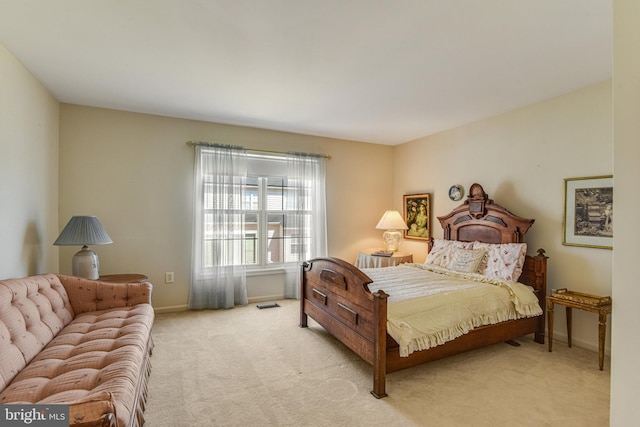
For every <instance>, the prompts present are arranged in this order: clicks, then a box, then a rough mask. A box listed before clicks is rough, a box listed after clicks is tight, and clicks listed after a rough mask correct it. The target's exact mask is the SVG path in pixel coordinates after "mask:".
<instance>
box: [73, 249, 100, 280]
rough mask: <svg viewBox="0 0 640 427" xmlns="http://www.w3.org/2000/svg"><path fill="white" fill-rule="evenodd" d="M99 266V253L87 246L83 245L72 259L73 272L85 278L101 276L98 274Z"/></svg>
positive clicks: (93, 278)
mask: <svg viewBox="0 0 640 427" xmlns="http://www.w3.org/2000/svg"><path fill="white" fill-rule="evenodd" d="M99 266H100V262H99V261H98V255H97V254H96V253H95V252H94V251H92V250H90V249H89V247H87V246H83V247H82V249H81V250H80V251H78V252H77V253H76V254H75V255H74V256H73V260H72V261H71V271H72V274H73V275H74V276H76V277H83V278H85V279H91V280H97V279H98V277H100V275H99V274H98V267H99Z"/></svg>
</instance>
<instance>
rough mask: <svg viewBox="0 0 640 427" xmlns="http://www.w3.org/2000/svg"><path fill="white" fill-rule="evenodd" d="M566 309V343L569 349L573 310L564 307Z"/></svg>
mask: <svg viewBox="0 0 640 427" xmlns="http://www.w3.org/2000/svg"><path fill="white" fill-rule="evenodd" d="M566 309H567V343H568V344H569V347H571V329H572V326H573V308H571V307H566Z"/></svg>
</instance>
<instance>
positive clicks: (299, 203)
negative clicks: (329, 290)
mask: <svg viewBox="0 0 640 427" xmlns="http://www.w3.org/2000/svg"><path fill="white" fill-rule="evenodd" d="M287 186H288V187H289V190H290V191H289V194H288V197H287V220H288V221H289V223H288V224H287V227H292V228H294V229H297V230H298V233H299V234H300V235H301V236H302V237H303V239H302V241H301V244H299V245H298V246H297V249H295V248H292V253H291V255H292V256H294V258H296V259H297V262H290V263H287V264H286V265H285V271H286V277H285V297H287V298H296V299H297V298H299V297H300V283H299V279H300V264H301V262H302V261H305V260H306V259H307V256H308V258H309V259H311V258H316V257H324V256H327V208H326V201H325V159H324V158H322V157H318V156H314V155H308V154H303V153H291V154H288V155H287ZM296 252H297V253H296Z"/></svg>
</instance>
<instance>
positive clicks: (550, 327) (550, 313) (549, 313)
mask: <svg viewBox="0 0 640 427" xmlns="http://www.w3.org/2000/svg"><path fill="white" fill-rule="evenodd" d="M547 318H548V320H549V321H548V322H547V323H548V324H547V328H548V330H547V335H549V352H551V349H552V348H553V301H549V300H547Z"/></svg>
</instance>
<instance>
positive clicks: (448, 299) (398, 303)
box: [362, 264, 542, 357]
mask: <svg viewBox="0 0 640 427" xmlns="http://www.w3.org/2000/svg"><path fill="white" fill-rule="evenodd" d="M362 271H363V272H364V273H365V274H367V275H368V276H369V277H370V278H371V279H373V283H371V284H370V285H369V289H370V290H371V292H376V291H378V290H380V289H382V290H383V291H384V292H386V293H387V294H389V300H388V309H387V331H388V332H389V335H391V336H392V337H393V339H395V340H396V341H397V342H398V344H399V345H400V356H402V357H406V356H408V355H409V354H411V353H412V352H414V351H418V350H426V349H428V348H431V347H435V346H437V345H440V344H444V343H445V342H447V341H451V340H453V339H455V338H457V337H459V336H461V335H463V334H466V333H467V332H469V331H470V330H472V329H473V328H476V327H478V326H483V325H490V324H495V323H498V322H502V321H505V320H512V319H518V318H522V317H531V316H538V315H541V314H542V309H541V308H540V305H539V304H538V299H537V298H536V296H535V294H534V293H533V291H532V290H531V288H529V287H528V286H526V285H523V284H522V283H516V282H508V281H503V280H499V279H495V278H492V277H486V276H482V275H480V274H471V273H458V272H454V271H451V270H447V269H444V268H439V267H434V266H428V265H424V264H401V265H399V266H397V267H386V268H366V269H362Z"/></svg>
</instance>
